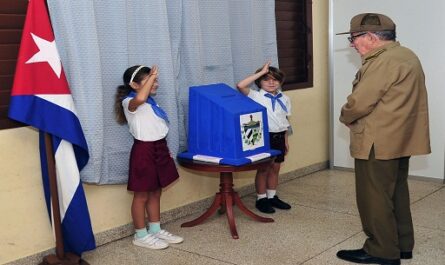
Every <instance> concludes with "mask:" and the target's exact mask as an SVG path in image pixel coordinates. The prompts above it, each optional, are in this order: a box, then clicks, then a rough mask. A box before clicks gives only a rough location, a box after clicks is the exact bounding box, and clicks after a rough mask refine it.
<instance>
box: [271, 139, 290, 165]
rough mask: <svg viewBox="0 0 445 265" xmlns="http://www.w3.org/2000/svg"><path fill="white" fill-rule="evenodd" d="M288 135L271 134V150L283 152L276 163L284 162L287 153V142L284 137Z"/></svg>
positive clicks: (276, 159)
mask: <svg viewBox="0 0 445 265" xmlns="http://www.w3.org/2000/svg"><path fill="white" fill-rule="evenodd" d="M285 135H286V131H284V132H278V133H272V132H270V133H269V140H270V148H271V149H275V150H279V151H281V154H280V155H278V156H277V157H276V158H275V161H274V162H275V163H282V162H284V154H285V153H286V142H285V140H284V137H285Z"/></svg>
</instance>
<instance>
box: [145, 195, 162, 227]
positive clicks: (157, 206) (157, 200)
mask: <svg viewBox="0 0 445 265" xmlns="http://www.w3.org/2000/svg"><path fill="white" fill-rule="evenodd" d="M147 196H148V201H147V203H146V210H147V214H148V221H149V222H159V221H160V220H161V189H157V190H155V191H149V192H147Z"/></svg>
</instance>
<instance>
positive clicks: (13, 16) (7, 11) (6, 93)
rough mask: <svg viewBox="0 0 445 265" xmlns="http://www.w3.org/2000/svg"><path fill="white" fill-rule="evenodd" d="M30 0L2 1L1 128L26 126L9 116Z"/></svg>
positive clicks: (0, 55) (0, 22)
mask: <svg viewBox="0 0 445 265" xmlns="http://www.w3.org/2000/svg"><path fill="white" fill-rule="evenodd" d="M27 7H28V0H1V1H0V129H8V128H15V127H20V126H25V125H24V124H22V123H18V122H15V121H13V120H10V119H9V118H8V108H9V101H10V98H11V96H10V95H11V89H12V83H13V80H14V71H15V65H16V62H17V56H18V52H19V46H20V40H21V37H22V29H23V25H24V23H25V16H26V8H27Z"/></svg>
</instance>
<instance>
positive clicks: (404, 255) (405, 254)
mask: <svg viewBox="0 0 445 265" xmlns="http://www.w3.org/2000/svg"><path fill="white" fill-rule="evenodd" d="M400 258H401V259H412V258H413V252H412V251H401V252H400Z"/></svg>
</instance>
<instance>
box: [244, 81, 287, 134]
mask: <svg viewBox="0 0 445 265" xmlns="http://www.w3.org/2000/svg"><path fill="white" fill-rule="evenodd" d="M279 93H281V91H280V92H279ZM264 94H267V92H266V91H265V90H263V89H260V90H259V91H256V90H253V89H250V90H249V94H248V95H247V96H248V97H249V98H251V99H253V100H255V101H256V102H257V103H259V104H261V105H263V106H264V107H265V108H266V109H267V121H268V123H269V132H273V133H277V132H284V131H287V129H288V127H289V126H290V124H289V120H288V119H287V117H289V116H290V115H291V112H292V106H291V103H290V99H289V97H288V96H286V95H285V94H284V93H281V94H282V95H283V96H282V97H281V98H280V100H281V101H282V102H283V103H284V105H285V106H286V108H287V112H286V111H285V110H283V108H282V107H281V106H280V104H278V103H276V104H275V111H273V110H272V101H271V100H270V98H267V97H265V96H264Z"/></svg>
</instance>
